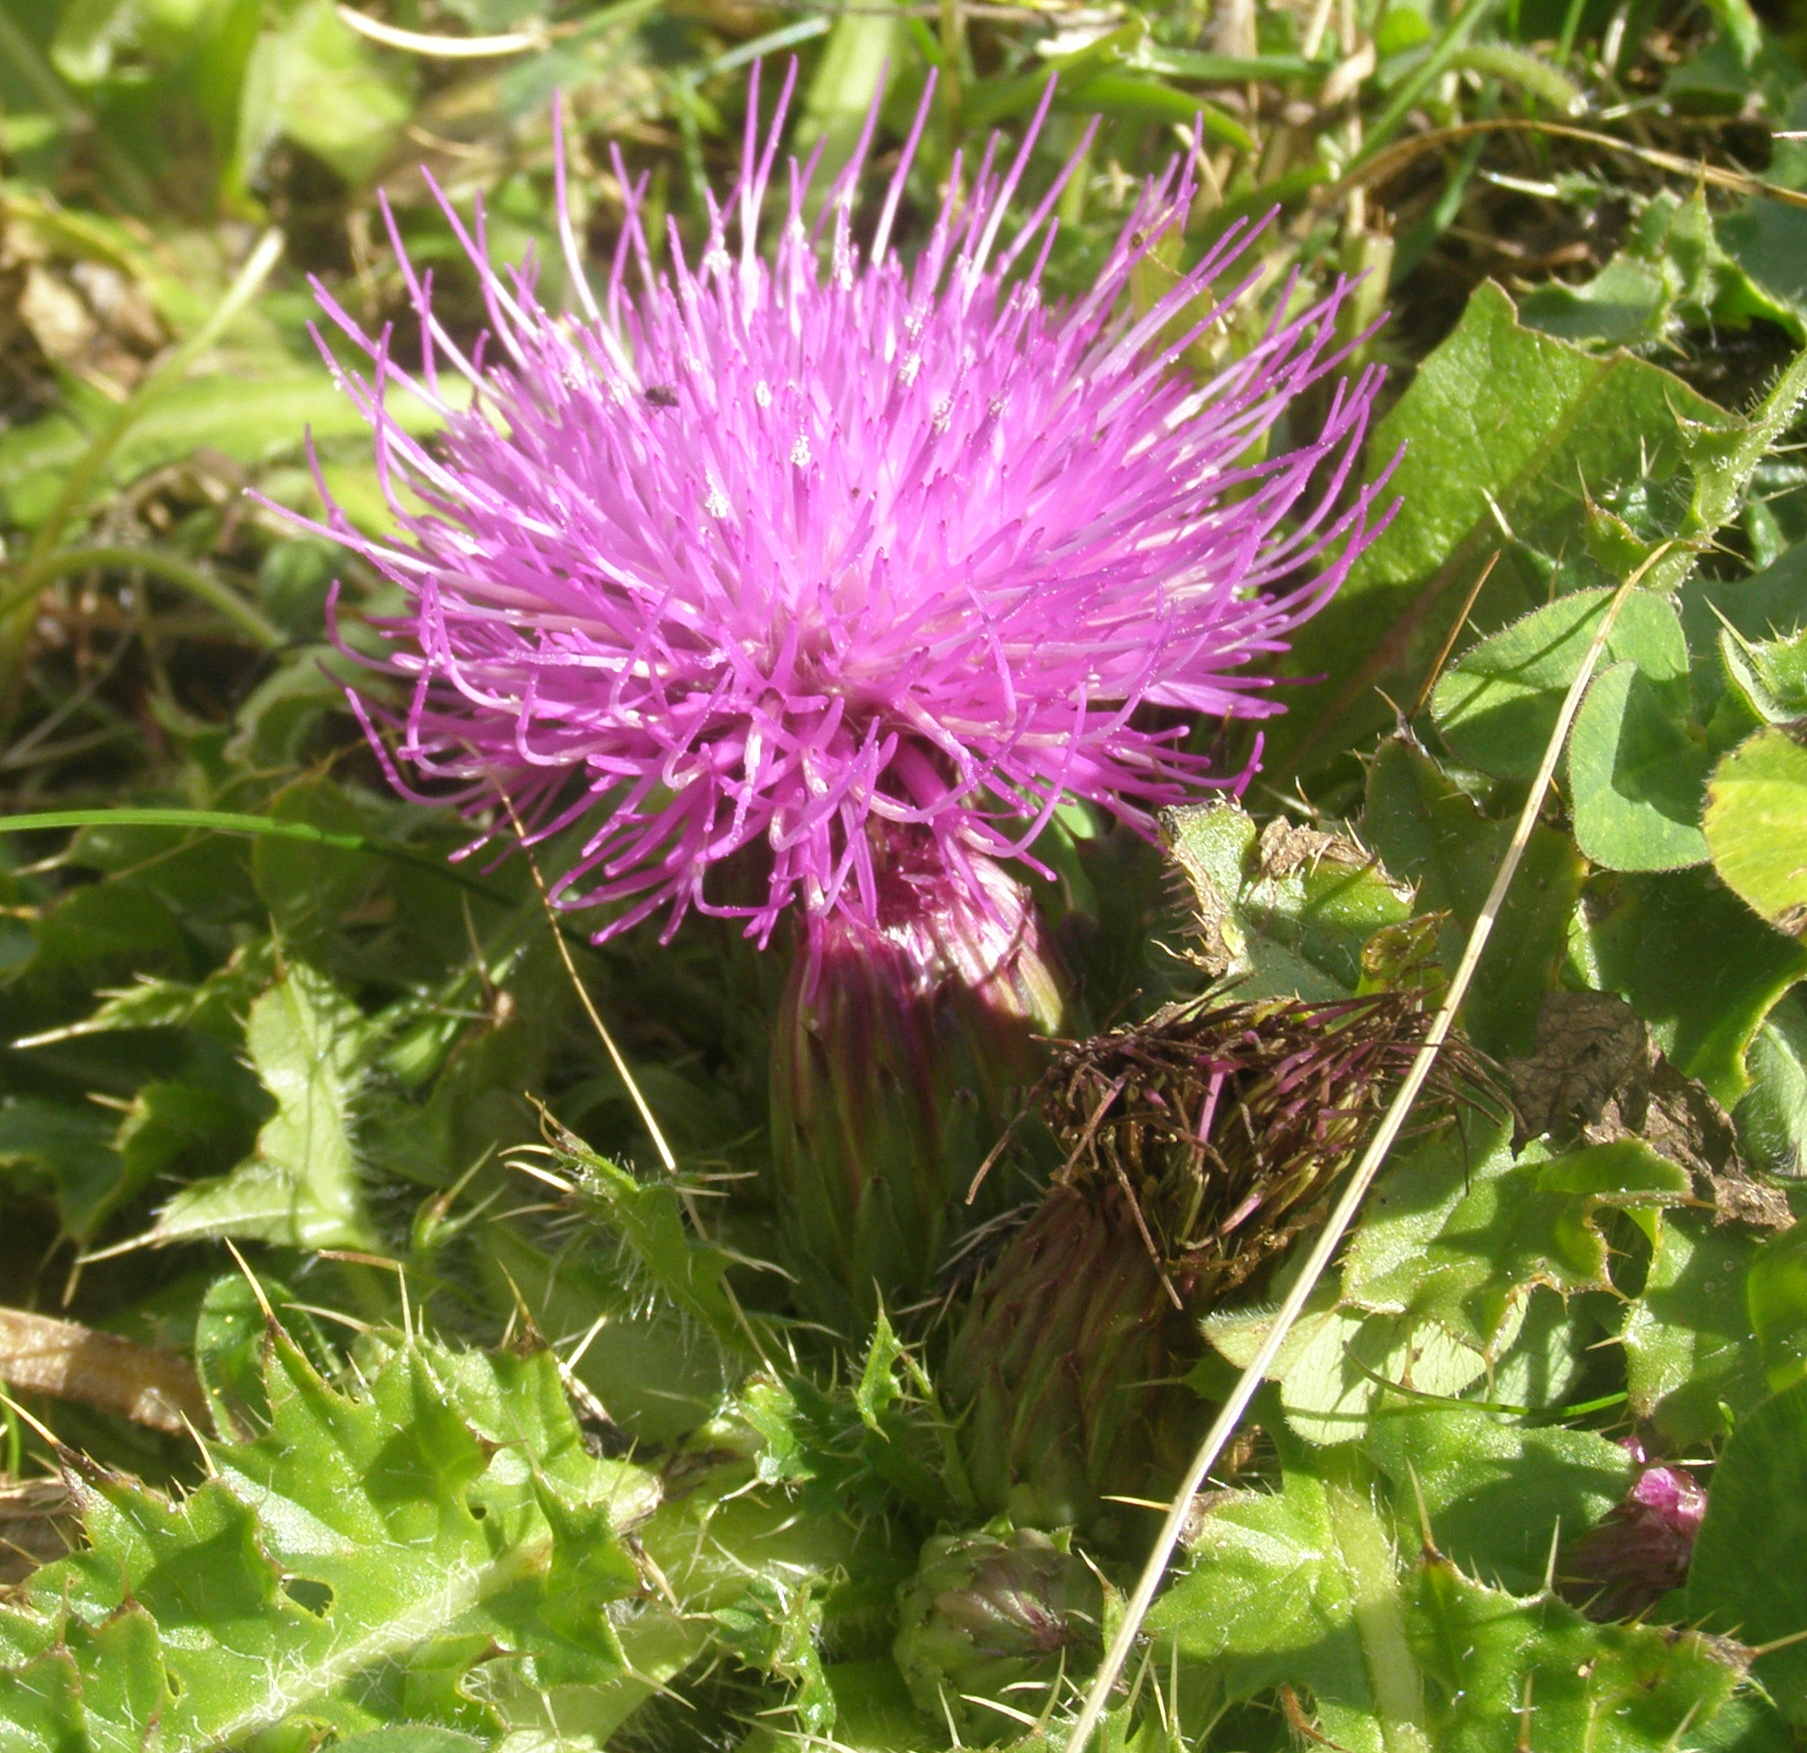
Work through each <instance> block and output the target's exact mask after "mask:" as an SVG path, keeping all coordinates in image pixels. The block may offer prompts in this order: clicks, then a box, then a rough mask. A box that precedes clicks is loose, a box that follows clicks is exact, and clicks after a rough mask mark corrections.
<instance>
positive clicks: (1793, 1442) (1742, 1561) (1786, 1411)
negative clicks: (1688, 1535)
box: [1688, 1382, 1807, 1727]
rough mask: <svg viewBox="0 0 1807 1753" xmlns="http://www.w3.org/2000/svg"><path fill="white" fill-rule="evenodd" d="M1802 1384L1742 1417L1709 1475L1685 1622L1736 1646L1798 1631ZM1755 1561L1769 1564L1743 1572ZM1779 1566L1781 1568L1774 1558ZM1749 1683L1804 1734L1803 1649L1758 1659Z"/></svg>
mask: <svg viewBox="0 0 1807 1753" xmlns="http://www.w3.org/2000/svg"><path fill="white" fill-rule="evenodd" d="M1804 1477H1807V1382H1797V1383H1796V1384H1795V1385H1794V1386H1793V1387H1792V1388H1789V1389H1787V1390H1786V1391H1785V1392H1783V1393H1780V1394H1778V1395H1776V1396H1775V1397H1774V1398H1773V1399H1771V1400H1767V1401H1765V1402H1764V1403H1763V1404H1762V1405H1761V1406H1758V1407H1756V1408H1755V1409H1754V1410H1752V1411H1750V1412H1748V1413H1746V1414H1745V1415H1744V1417H1743V1418H1741V1419H1740V1420H1739V1422H1738V1424H1737V1426H1736V1427H1735V1428H1734V1429H1733V1431H1732V1435H1731V1439H1730V1441H1728V1442H1727V1444H1726V1447H1725V1453H1724V1454H1723V1455H1722V1456H1721V1457H1720V1460H1719V1465H1718V1466H1717V1467H1716V1468H1715V1469H1714V1470H1713V1488H1712V1491H1711V1492H1710V1493H1709V1495H1708V1500H1707V1518H1706V1520H1705V1522H1703V1523H1702V1524H1701V1529H1700V1536H1699V1538H1698V1540H1697V1541H1696V1542H1695V1546H1694V1559H1693V1563H1692V1565H1691V1566H1690V1568H1689V1571H1688V1613H1689V1615H1690V1616H1691V1617H1698V1618H1699V1619H1701V1620H1702V1621H1703V1622H1704V1624H1705V1626H1706V1628H1707V1629H1708V1630H1711V1631H1718V1632H1730V1631H1734V1630H1735V1631H1736V1633H1737V1635H1738V1637H1739V1638H1740V1640H1741V1641H1743V1642H1744V1643H1746V1644H1761V1643H1768V1642H1770V1641H1771V1640H1775V1639H1781V1638H1793V1637H1795V1636H1796V1635H1797V1634H1798V1633H1799V1632H1801V1631H1803V1630H1807V1569H1803V1567H1802V1566H1800V1565H1798V1564H1796V1563H1794V1562H1792V1555H1793V1554H1795V1553H1798V1552H1800V1551H1802V1550H1803V1549H1804V1548H1807V1496H1804V1495H1803V1494H1802V1491H1801V1480H1802V1479H1803V1478H1804ZM1759 1553H1771V1554H1774V1555H1776V1557H1777V1559H1778V1560H1779V1562H1775V1563H1761V1562H1759V1563H1753V1562H1752V1559H1753V1556H1754V1555H1756V1554H1759ZM1784 1554H1787V1555H1789V1558H1788V1559H1786V1560H1784V1559H1783V1557H1782V1555H1784ZM1753 1673H1754V1676H1755V1678H1756V1679H1757V1680H1758V1681H1760V1682H1761V1683H1762V1684H1763V1685H1764V1686H1765V1687H1767V1688H1768V1689H1769V1692H1770V1695H1771V1696H1772V1697H1773V1698H1774V1699H1775V1700H1776V1702H1777V1703H1778V1704H1780V1705H1781V1707H1782V1709H1783V1712H1784V1714H1785V1715H1786V1716H1787V1717H1788V1719H1789V1721H1790V1722H1792V1723H1794V1724H1795V1725H1796V1726H1797V1727H1800V1726H1807V1644H1801V1643H1791V1644H1789V1645H1788V1646H1787V1647H1785V1648H1783V1649H1778V1650H1776V1651H1775V1652H1774V1653H1773V1654H1771V1655H1764V1656H1759V1657H1758V1659H1757V1663H1756V1666H1755V1668H1754V1670H1753Z"/></svg>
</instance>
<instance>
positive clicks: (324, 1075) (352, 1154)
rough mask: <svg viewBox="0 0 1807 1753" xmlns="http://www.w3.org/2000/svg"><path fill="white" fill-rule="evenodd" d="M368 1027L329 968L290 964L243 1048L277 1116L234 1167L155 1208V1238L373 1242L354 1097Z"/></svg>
mask: <svg viewBox="0 0 1807 1753" xmlns="http://www.w3.org/2000/svg"><path fill="white" fill-rule="evenodd" d="M367 1034H368V1029H367V1027H366V1024H365V1021H364V1013H363V1012H362V1011H361V1010H360V1009H359V1008H358V1007H357V1005H355V1004H354V1003H353V1002H352V1001H351V1000H350V999H349V998H347V997H346V996H345V995H344V994H343V993H342V992H340V991H339V990H338V988H337V987H335V986H334V985H333V984H332V982H331V981H329V980H328V979H327V978H326V977H325V976H324V975H323V974H319V973H317V972H316V971H315V970H314V969H312V968H310V967H308V966H307V964H306V963H304V962H293V963H291V964H290V965H289V966H288V967H287V968H286V969H285V970H284V972H283V976H282V978H281V979H280V980H278V981H277V983H276V984H275V985H274V986H272V987H271V988H270V989H269V991H267V992H266V993H264V994H263V996H262V997H261V998H259V999H258V1000H257V1002H256V1003H255V1004H253V1005H252V1007H251V1015H250V1017H249V1019H248V1020H247V1022H246V1024H245V1047H246V1050H247V1052H248V1053H249V1055H250V1058H251V1063H252V1065H253V1066H254V1067H255V1069H256V1071H257V1074H258V1076H259V1077H261V1078H262V1079H263V1082H264V1086H265V1088H266V1089H268V1090H269V1092H270V1094H271V1095H272V1096H274V1097H275V1098H276V1113H275V1116H274V1117H273V1118H272V1119H271V1120H270V1121H269V1122H268V1123H267V1124H266V1125H265V1127H264V1129H263V1131H262V1132H260V1133H259V1134H258V1137H257V1150H256V1154H255V1155H253V1156H252V1157H251V1158H250V1159H249V1160H248V1161H246V1162H245V1163H243V1164H241V1165H240V1166H239V1167H238V1168H236V1169H234V1170H233V1171H232V1172H231V1173H230V1174H228V1175H224V1176H221V1177H219V1178H217V1179H214V1180H210V1181H200V1182H197V1183H195V1184H194V1185H193V1186H191V1187H187V1188H184V1189H183V1190H182V1191H181V1192H180V1193H178V1194H177V1195H176V1197H175V1198H174V1199H172V1200H171V1201H170V1202H169V1204H168V1205H166V1206H165V1207H164V1208H163V1211H162V1212H161V1214H160V1215H159V1216H158V1219H157V1223H156V1227H155V1228H154V1229H153V1230H152V1231H151V1233H150V1236H149V1237H148V1238H147V1239H148V1240H150V1241H153V1242H159V1243H161V1242H171V1241H178V1240H191V1239H193V1238H195V1237H198V1236H243V1237H248V1238H251V1239H254V1240H258V1241H269V1242H284V1243H287V1244H289V1245H290V1246H293V1247H302V1248H367V1247H370V1246H372V1245H374V1242H375V1234H374V1232H373V1231H372V1230H371V1228H370V1225H369V1220H368V1219H367V1218H366V1217H365V1215H364V1209H363V1195H362V1191H361V1187H360V1182H359V1174H358V1159H357V1153H356V1151H355V1149H354V1147H353V1144H352V1129H353V1113H352V1110H353V1102H354V1098H355V1095H356V1090H357V1080H358V1075H359V1070H360V1066H361V1062H362V1052H363V1047H364V1043H365V1039H366V1037H367Z"/></svg>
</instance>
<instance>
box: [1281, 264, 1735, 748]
mask: <svg viewBox="0 0 1807 1753" xmlns="http://www.w3.org/2000/svg"><path fill="white" fill-rule="evenodd" d="M1502 385H1510V386H1511V392H1510V394H1505V395H1502V394H1501V390H1500V386H1502ZM1742 430H1743V427H1742V423H1741V422H1738V421H1737V420H1735V419H1734V418H1733V416H1731V415H1729V414H1726V413H1725V412H1724V411H1723V410H1721V409H1719V408H1716V407H1715V406H1714V405H1713V404H1712V403H1711V402H1709V401H1707V400H1705V398H1703V397H1701V396H1699V395H1697V394H1696V393H1695V392H1694V391H1692V390H1690V389H1689V388H1687V387H1686V386H1685V385H1684V384H1682V383H1681V382H1680V381H1678V380H1677V379H1676V378H1674V377H1671V376H1670V375H1669V374H1668V373H1667V372H1664V371H1661V370H1659V369H1658V368H1657V367H1656V366H1654V365H1649V364H1646V363H1645V362H1644V361H1642V360H1637V359H1632V358H1629V357H1627V356H1625V355H1623V354H1619V355H1615V356H1613V357H1611V358H1607V359H1599V358H1595V357H1591V356H1589V355H1587V354H1585V353H1582V352H1580V351H1578V350H1576V349H1575V348H1572V347H1569V346H1566V345H1564V344H1563V343H1562V342H1560V341H1557V340H1554V339H1552V338H1551V337H1550V336H1548V335H1540V334H1537V333H1535V332H1534V331H1532V330H1530V329H1526V328H1521V327H1520V326H1519V324H1518V321H1517V316H1516V313H1515V311H1514V310H1513V307H1512V303H1511V300H1510V299H1509V298H1508V297H1507V296H1506V294H1505V293H1504V292H1502V291H1501V290H1500V289H1499V288H1498V287H1497V286H1493V285H1491V284H1489V285H1484V286H1482V287H1480V288H1479V289H1478V290H1477V291H1476V292H1475V294H1474V295H1473V297H1472V298H1471V299H1470V300H1469V303H1468V307H1467V309H1466V310H1465V311H1464V312H1463V315H1462V321H1461V323H1460V324H1459V325H1458V327H1457V328H1456V331H1455V332H1454V334H1452V335H1451V336H1450V337H1449V338H1448V339H1447V340H1446V341H1444V342H1443V344H1442V345H1441V346H1440V347H1438V349H1437V350H1436V351H1435V352H1434V353H1432V354H1431V356H1430V357H1429V358H1428V359H1427V360H1425V362H1424V364H1423V366H1422V367H1421V368H1420V369H1419V371H1418V373H1417V375H1416V377H1414V378H1413V380H1412V382H1411V384H1410V386H1409V387H1408V388H1407V390H1406V393H1405V394H1404V396H1402V397H1401V398H1400V400H1399V403H1398V405H1397V406H1396V407H1395V408H1394V409H1393V411H1392V412H1391V413H1389V414H1388V415H1387V417H1386V419H1384V420H1383V421H1382V422H1381V423H1380V425H1379V427H1378V428H1377V429H1376V431H1375V434H1374V439H1373V443H1372V446H1371V449H1370V454H1371V456H1372V457H1373V458H1375V459H1376V463H1377V464H1378V463H1379V462H1380V461H1383V460H1386V459H1390V458H1391V457H1392V456H1393V455H1394V453H1395V451H1396V450H1397V449H1399V447H1401V446H1403V447H1404V456H1403V458H1402V460H1401V461H1400V464H1399V467H1398V469H1397V471H1396V472H1395V474H1394V475H1393V478H1392V482H1391V488H1392V491H1394V492H1396V493H1398V494H1399V496H1400V498H1401V500H1402V506H1401V510H1400V514H1399V516H1398V517H1397V518H1395V519H1394V521H1393V523H1392V525H1391V526H1390V527H1389V528H1388V530H1387V532H1386V534H1385V535H1383V536H1382V537H1381V538H1380V539H1379V540H1378V541H1377V542H1375V543H1374V545H1373V546H1372V547H1370V548H1369V549H1368V550H1367V552H1366V553H1364V554H1363V555H1362V557H1361V558H1360V559H1359V560H1358V561H1357V562H1356V564H1355V566H1354V567H1353V569H1352V570H1351V572H1350V575H1349V579H1348V582H1347V583H1346V584H1345V585H1344V586H1343V588H1342V589H1341V590H1340V591H1339V592H1338V593H1337V596H1336V598H1335V600H1334V601H1333V602H1332V603H1331V604H1330V605H1329V606H1328V607H1327V608H1326V609H1325V610H1324V611H1323V612H1322V613H1321V614H1319V615H1318V616H1317V618H1316V619H1315V620H1314V621H1313V622H1312V623H1311V625H1310V626H1309V627H1307V628H1306V629H1305V630H1304V633H1303V634H1302V636H1301V637H1300V639H1299V641H1298V642H1297V644H1296V646H1295V648H1294V653H1293V656H1292V657H1291V658H1290V659H1289V660H1288V665H1289V668H1290V669H1291V671H1292V672H1293V673H1294V674H1297V675H1301V676H1315V675H1319V674H1323V673H1326V672H1328V673H1329V674H1330V675H1332V676H1336V677H1338V678H1341V680H1340V683H1339V685H1338V686H1337V687H1334V688H1322V689H1319V690H1318V691H1317V692H1318V698H1317V699H1315V700H1314V701H1313V702H1312V707H1311V711H1310V712H1307V711H1305V710H1303V709H1302V708H1295V710H1294V712H1292V713H1289V714H1288V716H1287V718H1286V719H1285V720H1282V721H1280V722H1279V723H1278V725H1277V726H1276V729H1275V733H1274V737H1273V740H1272V746H1271V753H1270V757H1269V758H1270V762H1277V763H1279V764H1281V765H1284V764H1285V763H1287V762H1288V761H1291V760H1295V759H1297V758H1298V753H1299V750H1300V745H1301V741H1302V739H1303V740H1306V741H1309V742H1311V743H1314V744H1316V745H1318V752H1317V753H1316V754H1315V755H1314V756H1313V758H1314V759H1322V758H1323V757H1324V756H1325V755H1328V754H1330V753H1335V752H1340V751H1342V750H1344V749H1347V748H1349V747H1350V746H1351V745H1352V743H1353V742H1357V741H1359V740H1360V739H1361V738H1362V737H1363V736H1364V735H1365V734H1366V733H1367V732H1368V731H1370V730H1372V729H1378V728H1379V727H1380V726H1381V725H1382V724H1383V723H1384V722H1385V718H1384V708H1383V707H1382V705H1381V703H1380V701H1379V699H1378V697H1377V696H1376V695H1375V693H1374V688H1375V687H1376V686H1378V687H1380V688H1384V689H1386V690H1387V691H1388V693H1389V694H1391V695H1392V696H1393V697H1394V698H1403V699H1410V698H1411V697H1412V694H1413V692H1414V691H1415V690H1416V689H1417V688H1418V687H1419V686H1420V685H1421V683H1422V681H1423V679H1424V677H1425V675H1426V674H1427V673H1428V671H1429V668H1430V665H1431V663H1432V661H1433V659H1434V658H1435V656H1436V653H1437V651H1438V650H1439V648H1440V647H1441V645H1442V643H1443V642H1444V640H1445V639H1446V638H1447V637H1448V635H1449V633H1450V631H1451V630H1452V628H1453V627H1454V626H1455V624H1456V617H1457V615H1458V613H1459V612H1460V610H1461V607H1462V604H1463V599H1464V597H1465V595H1466V593H1467V588H1468V586H1469V584H1470V583H1471V582H1472V581H1473V580H1474V578H1475V577H1476V576H1477V574H1478V573H1479V572H1480V570H1481V568H1482V567H1483V566H1484V565H1485V564H1486V562H1487V561H1488V558H1489V556H1490V555H1491V554H1492V553H1493V551H1494V550H1496V549H1497V550H1498V551H1499V552H1500V556H1501V557H1500V560H1499V563H1498V564H1497V565H1496V566H1495V567H1494V569H1493V572H1492V575H1491V576H1490V578H1489V579H1488V581H1487V583H1486V585H1485V586H1484V588H1483V589H1482V591H1481V594H1480V596H1479V598H1478V599H1477V600H1476V603H1475V605H1474V607H1473V609H1472V610H1471V612H1470V624H1471V625H1473V626H1474V627H1476V628H1478V629H1479V630H1480V631H1481V632H1483V633H1491V632H1493V631H1494V630H1495V629H1497V628H1499V627H1500V626H1502V625H1504V624H1505V623H1507V622H1509V621H1511V620H1514V619H1516V618H1518V617H1520V616H1523V615H1525V614H1527V613H1529V612H1530V611H1531V610H1533V609H1535V608H1539V607H1541V606H1542V605H1543V604H1545V603H1546V602H1548V601H1549V600H1550V598H1551V596H1552V595H1555V594H1561V593H1566V592H1569V591H1574V590H1580V589H1587V588H1590V587H1598V586H1603V585H1615V584H1617V583H1618V582H1619V581H1620V578H1621V577H1622V576H1623V573H1624V571H1625V564H1624V563H1625V560H1626V559H1627V557H1628V552H1629V550H1627V548H1626V543H1627V542H1629V543H1630V544H1631V547H1632V548H1635V549H1636V550H1637V551H1638V552H1639V553H1640V554H1641V553H1644V552H1647V551H1648V550H1649V549H1650V548H1651V547H1653V546H1654V545H1655V544H1656V543H1657V542H1659V541H1662V540H1664V539H1669V538H1676V537H1680V538H1682V539H1683V540H1684V541H1692V540H1696V539H1700V538H1704V536H1706V535H1709V534H1710V533H1711V530H1712V528H1713V527H1716V524H1715V523H1714V522H1713V520H1712V519H1711V518H1708V517H1707V516H1706V514H1705V513H1704V512H1697V511H1696V510H1695V500H1696V497H1697V495H1699V494H1701V493H1703V492H1704V491H1705V483H1706V478H1707V476H1708V474H1709V473H1712V472H1714V471H1717V470H1722V465H1721V464H1720V463H1719V462H1718V461H1717V460H1716V459H1714V458H1712V457H1710V456H1708V455H1707V454H1706V453H1705V452H1703V451H1701V446H1700V437H1701V435H1702V434H1707V435H1711V434H1715V433H1725V434H1728V435H1732V437H1733V438H1735V437H1736V436H1737V435H1739V434H1741V432H1742ZM1728 442H1730V439H1728ZM1697 453H1698V454H1697ZM1590 508H1591V509H1590ZM1725 515H1729V508H1728V510H1727V511H1726V513H1725ZM1603 516H1604V517H1607V518H1609V519H1610V520H1611V522H1612V524H1613V526H1614V528H1615V529H1616V531H1617V536H1618V539H1617V541H1616V542H1615V543H1612V544H1609V548H1610V549H1611V551H1610V552H1608V551H1607V550H1601V551H1600V552H1599V553H1598V554H1596V553H1595V552H1594V551H1593V550H1594V549H1595V548H1598V547H1599V543H1598V542H1597V541H1596V542H1594V543H1592V545H1591V546H1590V537H1591V536H1599V535H1601V534H1603V533H1604V525H1602V523H1601V518H1602V517H1603ZM1692 565H1693V556H1692V554H1691V553H1690V552H1686V551H1679V550H1678V551H1677V552H1676V553H1675V554H1674V555H1673V556H1672V557H1671V558H1670V559H1668V560H1666V561H1664V562H1662V563H1661V564H1660V565H1659V566H1658V568H1657V569H1656V571H1655V572H1653V573H1652V574H1651V575H1650V577H1649V578H1648V579H1647V583H1649V584H1651V585H1652V586H1656V587H1661V588H1668V587H1672V586H1673V585H1674V584H1676V583H1678V582H1679V581H1680V580H1681V579H1682V578H1683V577H1685V576H1686V575H1687V573H1688V571H1689V570H1690V569H1691V568H1692ZM1383 640H1384V641H1385V644H1384V646H1383V645H1382V641H1383ZM1368 653H1373V654H1374V656H1373V661H1372V667H1371V668H1370V669H1368V670H1363V669H1362V668H1361V667H1360V663H1359V658H1360V656H1362V655H1364V654H1368ZM1313 713H1315V715H1316V716H1315V718H1314V717H1313V716H1312V714H1313ZM1306 764H1307V765H1309V764H1310V762H1309V761H1308V762H1307V763H1306Z"/></svg>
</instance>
